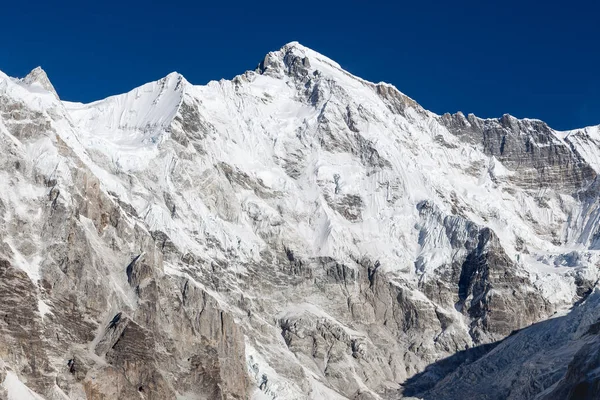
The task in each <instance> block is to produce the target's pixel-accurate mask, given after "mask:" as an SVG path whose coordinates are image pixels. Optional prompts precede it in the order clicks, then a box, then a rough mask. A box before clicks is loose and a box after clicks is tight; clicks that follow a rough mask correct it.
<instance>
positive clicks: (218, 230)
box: [0, 43, 600, 400]
mask: <svg viewBox="0 0 600 400" xmlns="http://www.w3.org/2000/svg"><path fill="white" fill-rule="evenodd" d="M34 76H35V77H37V78H36V79H34V78H31V79H29V80H23V81H19V82H17V81H14V80H3V81H2V85H0V99H1V100H2V101H0V122H1V123H0V154H2V157H0V260H1V261H0V278H2V279H0V289H1V290H0V339H1V340H0V361H1V362H0V380H2V381H4V380H5V379H6V377H7V376H8V377H9V378H10V379H12V377H13V376H16V377H17V378H18V379H20V380H21V382H23V383H24V384H26V385H27V386H28V387H29V388H30V389H31V390H34V391H35V392H37V393H39V394H40V395H42V396H44V397H45V398H47V399H52V400H54V399H64V398H65V397H66V398H71V399H135V398H143V399H176V398H184V399H189V400H194V399H199V400H204V399H207V400H208V399H221V400H225V399H250V398H253V397H259V398H268V399H269V398H270V399H272V400H279V399H298V400H300V399H311V400H312V399H330V398H331V399H357V400H359V399H361V400H376V399H381V398H385V396H387V395H388V394H391V396H392V398H394V396H395V397H397V396H399V395H400V392H399V390H398V389H399V387H400V386H399V385H400V384H401V383H403V382H405V381H407V379H410V378H411V377H413V376H416V377H417V378H415V379H418V385H417V384H415V386H414V388H416V389H414V390H413V392H414V393H417V394H418V393H426V394H427V395H429V392H428V391H431V393H436V394H440V396H441V395H445V394H446V392H444V390H446V388H445V387H443V386H438V384H439V382H438V381H440V380H441V379H442V378H443V377H446V376H447V377H449V378H448V379H454V378H452V377H454V376H459V377H460V378H464V377H465V376H466V377H467V378H468V379H466V382H477V380H478V379H480V378H481V379H483V377H487V375H485V374H484V375H482V374H481V373H480V371H478V370H476V369H474V370H470V369H468V368H470V367H469V365H475V364H476V363H477V362H483V360H484V359H485V358H486V356H488V355H489V354H492V352H493V351H494V350H492V349H493V348H495V347H498V348H499V347H501V346H504V344H505V343H509V342H511V343H512V342H513V341H514V339H512V337H510V338H509V339H506V340H505V341H504V342H502V343H499V342H497V341H498V340H501V339H504V338H505V337H506V336H507V335H509V334H511V332H513V331H514V330H518V329H522V328H525V327H526V326H528V325H531V324H533V323H536V322H538V321H540V320H543V319H545V318H547V317H549V316H551V315H553V314H554V313H555V311H556V310H559V309H563V308H564V307H568V306H571V305H572V304H574V303H576V302H579V303H581V302H583V299H584V298H585V297H586V296H588V295H589V294H590V292H592V291H593V288H594V286H595V284H596V282H597V279H598V269H597V267H596V264H597V263H598V260H600V257H599V254H597V250H595V249H596V248H597V246H598V245H597V243H598V235H597V231H598V228H597V221H598V220H600V211H599V208H598V204H600V202H598V193H597V192H598V191H597V185H598V182H597V181H596V172H595V170H594V169H593V163H592V164H588V162H589V160H590V159H592V158H593V157H592V156H594V154H596V153H594V151H596V150H594V149H593V146H592V148H590V149H588V148H587V147H586V149H587V150H586V151H587V152H583V151H580V149H581V148H582V146H584V145H586V146H587V144H589V143H592V142H593V140H595V139H594V138H593V132H588V133H586V135H588V136H586V137H589V140H588V139H585V140H584V139H583V136H581V135H575V136H573V138H572V139H569V138H568V137H566V136H565V135H559V133H557V132H554V131H552V130H551V129H550V128H548V127H547V126H546V125H545V124H543V123H541V122H537V121H529V120H523V121H520V120H516V119H513V118H512V117H503V118H502V119H499V120H480V119H477V118H475V117H469V118H464V117H462V116H460V115H456V116H441V117H440V116H436V115H433V114H431V113H429V112H427V111H426V110H424V109H422V108H421V107H420V106H419V105H418V104H417V103H416V102H415V101H414V100H412V99H410V98H408V97H407V96H405V95H403V94H402V93H400V92H399V91H398V90H397V89H395V88H393V87H392V86H390V85H387V84H383V83H381V84H376V85H375V84H372V83H369V82H365V81H363V80H361V79H359V78H357V77H354V76H352V75H350V74H349V73H347V72H345V71H343V70H342V69H341V68H340V67H339V66H338V65H337V64H336V63H335V62H333V61H332V60H329V59H327V58H326V57H324V56H322V55H319V54H317V53H315V52H313V51H311V50H309V49H306V48H304V47H302V46H301V45H299V44H296V43H291V44H289V45H286V46H284V48H282V49H281V50H280V51H278V52H273V53H269V55H267V57H265V59H264V60H263V62H262V63H261V64H260V65H259V67H258V68H257V69H256V70H255V71H249V72H247V73H245V74H243V75H240V76H238V77H236V78H234V79H233V80H232V81H225V80H222V81H219V82H211V83H209V84H208V85H206V86H193V85H191V84H189V83H188V82H186V81H185V79H184V78H183V77H182V76H180V75H178V74H170V75H169V76H167V77H165V78H163V79H161V80H159V81H157V82H152V83H149V84H147V85H144V86H142V87H140V88H137V89H134V90H133V91H132V92H130V93H127V94H125V95H121V96H116V97H112V98H109V99H106V100H102V101H99V102H95V103H92V104H88V105H82V104H74V103H67V102H61V101H60V100H59V99H58V98H57V97H56V94H55V93H53V92H47V93H46V92H44V90H50V89H48V88H49V86H48V85H46V84H45V83H44V82H45V81H44V79H42V78H44V77H45V74H42V73H41V72H39V71H38V72H36V73H35V74H33V75H32V77H34ZM0 79H3V78H0ZM45 79H47V77H46V78H45ZM4 83H5V84H4ZM48 83H49V81H48ZM44 85H45V86H44ZM44 88H46V89H44ZM586 160H588V161H586ZM540 188H543V189H544V190H539V189H540ZM559 328H560V330H559V331H561V332H566V333H568V334H570V333H572V331H571V330H569V329H567V328H566V325H565V326H562V325H561V326H560V327H559ZM536 329H537V328H536ZM550 333H551V330H550V331H547V332H545V333H543V334H542V333H540V335H539V337H541V338H544V340H546V338H545V336H544V335H546V334H548V335H550ZM513 336H515V337H519V338H522V340H523V342H522V343H521V344H515V346H517V348H520V349H521V348H523V349H526V348H527V340H528V338H529V336H525V335H520V334H517V335H513ZM540 340H541V339H540ZM556 340H558V339H556V338H555V337H552V338H550V337H548V338H547V341H548V342H549V343H555V342H556ZM479 346H484V347H479ZM534 348H536V349H538V350H539V349H540V348H541V345H539V346H538V347H535V346H534ZM467 349H476V350H467ZM465 350H467V351H466V352H464V353H461V351H465ZM592 350H593V349H592V348H590V352H591V351H592ZM517 353H518V352H517V351H514V354H517ZM576 353H577V352H576V351H574V352H573V356H574V358H573V362H572V367H569V368H570V370H571V371H572V372H571V373H569V374H566V375H565V376H564V379H563V377H562V375H560V374H562V373H563V372H565V371H564V370H558V369H557V370H556V371H554V372H553V374H554V375H552V377H551V378H552V379H550V377H546V378H543V379H542V381H543V382H544V384H543V385H541V386H536V384H537V383H536V384H533V383H531V382H530V381H529V380H528V379H526V378H523V380H522V382H523V388H521V389H519V391H516V392H515V393H519V394H522V393H525V394H527V395H528V396H529V395H530V394H531V395H532V394H534V393H538V392H536V390H538V389H539V390H541V389H542V388H543V389H544V390H546V389H547V390H556V393H560V394H561V395H562V394H563V393H567V394H568V393H588V392H589V391H590V390H592V389H593V388H594V386H593V385H595V383H594V381H593V380H590V381H589V382H588V381H586V379H587V378H585V379H584V378H582V376H583V375H585V371H587V369H588V368H591V365H592V364H593V362H592V361H593V360H592V359H588V358H586V356H585V355H583V353H582V354H580V355H579V356H577V357H575V354H576ZM527 354H529V353H527ZM569 354H571V353H569ZM517 358H518V357H517ZM440 359H447V360H448V361H447V362H442V365H441V366H440V365H439V364H436V363H438V362H439V360H440ZM523 359H524V358H523ZM431 365H433V366H437V367H435V368H434V367H429V368H428V366H431ZM457 365H460V368H465V369H464V371H468V373H465V375H461V374H462V372H457V371H458V370H457V369H456V366H457ZM481 365H484V367H483V368H484V371H486V372H490V371H496V372H498V374H501V371H500V370H498V369H496V367H495V366H494V365H495V364H493V363H490V364H481ZM497 365H500V366H507V367H508V366H510V365H511V360H508V359H503V360H501V362H499V364H497ZM431 368H433V369H431ZM564 368H565V369H566V368H567V365H566V364H565V365H564ZM424 370H425V372H426V374H425V375H426V379H425V378H423V379H424V380H420V379H421V378H420V377H421V375H419V374H421V373H422V372H423V371H424ZM462 370H463V369H461V371H462ZM427 371H429V372H431V371H433V373H427ZM440 371H441V372H440ZM532 371H533V372H532V374H534V373H538V372H539V373H544V371H546V370H536V369H532ZM540 371H541V372H540ZM455 374H457V375H455ZM555 375H556V376H555ZM559 375H560V376H559ZM586 376H587V375H586ZM555 378H556V379H555ZM457 379H458V378H457ZM559 380H561V382H562V383H561V384H560V385H557V386H556V387H552V388H550V386H547V385H546V383H549V382H558V381H559ZM584 381H585V382H587V383H585V382H584ZM415 382H416V380H415ZM520 382H521V381H520ZM582 382H584V383H582ZM588 383H589V385H588ZM528 385H529V386H528ZM585 385H588V386H585ZM461 387H462V386H460V385H459V384H457V388H461ZM497 388H498V389H497V390H498V391H497V393H495V394H494V396H497V397H498V396H502V395H504V394H506V388H505V387H503V386H502V385H498V386H497ZM438 390H439V391H438ZM452 390H454V388H453V387H449V389H448V393H458V392H459V391H458V389H456V390H457V391H456V392H452ZM585 390H587V391H588V392H585ZM0 393H1V394H0V398H1V397H2V396H4V397H6V396H8V394H7V392H6V390H5V391H4V392H1V391H0ZM473 393H474V394H481V393H482V392H481V391H478V390H473ZM548 393H550V392H548ZM515 396H516V394H515ZM439 398H443V397H439ZM492 398H494V397H492ZM498 398H499V397H498Z"/></svg>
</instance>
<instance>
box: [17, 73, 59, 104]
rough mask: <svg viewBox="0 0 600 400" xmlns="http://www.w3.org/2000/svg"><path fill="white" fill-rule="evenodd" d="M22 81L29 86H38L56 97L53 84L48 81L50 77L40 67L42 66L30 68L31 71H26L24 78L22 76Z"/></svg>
mask: <svg viewBox="0 0 600 400" xmlns="http://www.w3.org/2000/svg"><path fill="white" fill-rule="evenodd" d="M23 83H25V84H27V85H29V86H39V87H41V88H42V89H44V90H47V91H48V92H50V93H53V94H54V95H55V96H56V97H58V94H57V93H56V90H55V89H54V86H53V85H52V83H51V82H50V79H48V75H47V74H46V71H44V70H43V69H42V67H35V68H34V69H32V70H31V72H30V73H28V74H27V76H26V77H25V78H23Z"/></svg>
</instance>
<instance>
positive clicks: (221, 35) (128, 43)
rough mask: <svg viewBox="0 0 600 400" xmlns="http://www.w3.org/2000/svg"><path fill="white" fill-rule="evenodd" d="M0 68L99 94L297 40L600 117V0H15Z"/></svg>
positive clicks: (1, 44) (566, 114) (221, 64)
mask: <svg viewBox="0 0 600 400" xmlns="http://www.w3.org/2000/svg"><path fill="white" fill-rule="evenodd" d="M0 15H1V16H0V35H1V36H0V37H1V38H2V39H1V41H0V70H2V71H4V72H5V73H7V74H8V75H11V76H23V75H25V74H26V73H27V72H28V71H29V70H31V69H32V68H34V67H36V66H37V65H41V66H42V67H43V68H44V69H45V70H46V72H47V73H48V75H49V76H50V79H51V81H52V83H53V84H54V86H55V87H56V89H57V91H58V92H59V95H60V96H61V98H63V99H65V100H71V101H83V102H87V101H92V100H96V99H100V98H103V97H106V96H108V95H112V94H117V93H122V92H125V91H128V90H130V89H132V88H133V87H135V86H138V85H140V84H143V83H145V82H148V81H151V80H156V79H159V78H161V77H163V76H164V75H166V74H168V73H169V72H172V71H178V72H180V73H182V74H183V75H184V76H185V77H186V78H187V79H188V80H189V81H190V82H192V83H196V84H204V83H206V82H208V81H209V80H213V79H220V78H228V79H229V78H232V77H233V76H235V75H237V74H240V73H242V72H244V71H245V70H247V69H252V68H254V67H255V66H256V65H257V64H258V62H259V61H260V60H261V59H262V57H263V56H264V55H265V54H266V53H267V52H268V51H270V50H276V49H278V48H280V47H281V46H282V45H283V44H285V43H287V42H290V41H293V40H297V41H299V42H300V43H302V44H304V45H305V46H308V47H311V48H313V49H314V50H316V51H319V52H321V53H323V54H325V55H327V56H329V57H330V58H332V59H334V60H336V61H337V62H338V63H340V64H341V65H342V67H344V68H345V69H347V70H349V71H350V72H352V73H353V74H355V75H358V76H361V77H363V78H365V79H368V80H371V81H375V82H378V81H386V82H390V83H392V84H394V85H395V86H396V87H398V89H400V90H401V91H402V92H404V93H406V94H407V95H409V96H411V97H413V98H414V99H415V100H417V101H418V102H419V103H421V104H422V105H423V106H424V107H426V108H428V109H430V110H432V111H435V112H437V113H443V112H446V111H450V112H456V111H459V110H461V111H463V112H465V113H469V112H473V113H475V114H477V115H478V116H481V117H498V116H501V115H502V114H503V113H510V114H513V115H515V116H517V117H530V118H540V119H543V120H545V121H547V122H548V123H549V124H550V125H551V126H553V127H555V128H557V129H570V128H576V127H581V126H585V125H596V124H600V4H598V2H597V1H592V0H586V1H583V0H570V1H555V0H550V1H539V0H538V1H533V0H522V1H515V0H506V1H493V0H490V1H484V0H480V1H460V0H457V1H451V2H450V1H441V0H440V1H427V0H413V1H410V2H405V1H392V0H388V1H379V0H375V1H352V0H348V1H327V0H320V1H313V0H282V1H281V0H280V1H271V0H258V1H256V0H248V1H243V2H242V1H213V2H202V1H175V0H174V1H172V2H167V1H152V0H147V1H137V0H132V1H130V0H121V1H113V0H107V1H103V2H87V1H81V0H80V1H29V2H26V1H20V2H18V1H11V2H3V4H2V8H1V9H0Z"/></svg>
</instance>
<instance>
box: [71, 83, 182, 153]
mask: <svg viewBox="0 0 600 400" xmlns="http://www.w3.org/2000/svg"><path fill="white" fill-rule="evenodd" d="M187 85H189V83H188V82H187V80H186V79H185V78H184V77H183V76H182V75H181V74H179V73H177V72H172V73H170V74H169V75H167V76H166V77H164V78H162V79H160V80H158V81H155V82H150V83H147V84H145V85H142V86H140V87H138V88H135V89H133V90H131V91H130V92H128V93H125V94H122V95H116V96H111V97H108V98H106V99H104V100H99V101H95V102H93V103H89V104H81V103H70V102H64V104H65V106H66V107H67V109H68V110H69V113H70V114H71V116H72V118H73V120H74V122H75V123H76V124H77V125H78V126H79V127H80V128H82V129H84V130H85V131H86V132H87V133H89V134H92V135H94V136H96V137H101V138H104V139H106V140H108V141H110V142H113V143H115V144H119V145H122V146H128V147H129V146H131V147H136V146H143V145H148V144H156V143H158V142H161V141H163V140H164V136H163V134H164V132H165V130H166V129H167V128H168V126H169V125H170V124H171V122H172V121H173V118H174V117H175V115H176V114H177V111H178V110H179V106H180V104H181V101H182V99H183V95H184V93H185V88H186V86H187ZM115 133H116V135H115Z"/></svg>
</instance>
